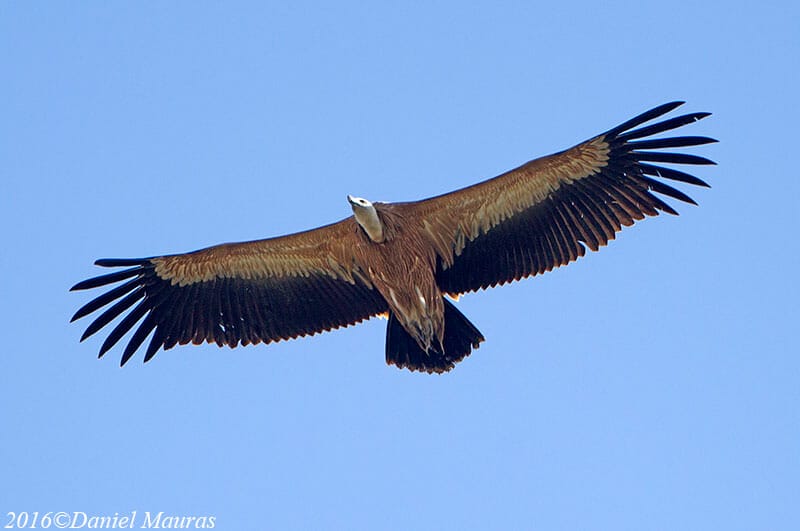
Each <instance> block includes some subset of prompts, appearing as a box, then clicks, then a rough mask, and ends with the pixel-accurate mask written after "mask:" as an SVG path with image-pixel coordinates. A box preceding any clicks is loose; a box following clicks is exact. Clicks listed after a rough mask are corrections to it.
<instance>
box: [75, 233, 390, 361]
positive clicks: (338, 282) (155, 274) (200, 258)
mask: <svg viewBox="0 0 800 531" xmlns="http://www.w3.org/2000/svg"><path fill="white" fill-rule="evenodd" d="M356 230H357V226H356V224H355V221H354V220H353V219H352V218H348V219H345V220H343V221H340V222H338V223H334V224H332V225H327V226H325V227H320V228H318V229H314V230H311V231H306V232H301V233H297V234H293V235H289V236H283V237H279V238H271V239H266V240H259V241H253V242H245V243H229V244H223V245H217V246H214V247H209V248H207V249H202V250H199V251H195V252H192V253H186V254H176V255H169V256H159V257H153V258H142V259H107V260H98V261H97V262H95V263H96V264H97V265H99V266H103V267H125V268H126V269H123V270H121V271H117V272H114V273H110V274H107V275H103V276H99V277H95V278H91V279H88V280H85V281H83V282H80V283H78V284H76V285H75V286H74V287H73V288H72V290H83V289H90V288H97V287H105V286H109V285H111V284H114V283H117V282H123V283H122V284H120V285H118V286H116V287H114V288H113V289H110V290H109V291H107V292H105V293H104V294H102V295H100V296H99V297H97V298H96V299H94V300H92V301H90V302H89V303H88V304H86V305H85V306H83V307H82V308H81V309H79V310H78V311H77V312H76V313H75V315H74V316H73V318H72V320H73V321H74V320H76V319H79V318H81V317H84V316H86V315H88V314H91V313H93V312H95V311H97V310H99V309H101V308H103V307H105V306H108V305H109V304H111V303H114V304H113V305H112V306H110V307H109V308H108V309H106V310H105V311H104V312H103V313H102V314H100V315H99V316H98V317H97V318H96V319H95V320H94V322H92V323H91V324H90V325H89V327H88V328H87V329H86V332H85V333H84V334H83V336H82V337H81V341H83V340H84V339H86V338H87V337H89V336H91V335H92V334H94V333H95V332H97V331H98V330H100V329H101V328H103V327H105V326H106V325H108V324H109V323H110V322H111V321H112V320H114V319H115V318H117V317H119V316H121V315H124V317H123V318H122V319H121V320H120V322H119V323H118V324H117V325H116V327H115V328H114V329H113V330H112V331H111V332H110V333H109V335H108V337H107V338H106V340H105V342H104V343H103V345H102V347H101V348H100V356H102V355H103V354H105V352H106V351H108V350H109V349H110V348H111V347H113V346H114V345H115V344H116V343H117V342H118V341H119V340H120V338H121V337H122V336H123V335H125V334H126V333H127V332H128V331H130V330H132V329H134V328H135V331H134V332H133V334H132V335H131V338H130V340H129V342H128V344H127V346H126V347H125V350H124V352H123V354H122V361H121V365H124V364H125V363H126V362H127V361H128V360H129V359H130V357H131V356H133V354H134V353H135V352H136V350H137V349H138V348H139V347H140V346H141V345H142V343H143V342H144V340H145V339H146V338H147V336H148V335H150V334H151V333H152V338H151V340H150V343H149V346H148V347H147V350H146V352H145V356H144V361H148V360H150V359H151V358H152V357H153V356H154V355H155V354H156V352H157V351H158V350H159V348H162V347H163V348H164V349H165V350H166V349H169V348H172V347H174V346H175V345H177V344H181V345H183V344H186V343H190V342H191V343H194V344H200V343H203V342H208V343H212V342H213V343H217V344H218V345H220V346H222V345H228V346H229V347H235V346H237V345H239V344H242V345H247V344H250V343H253V344H255V343H260V342H264V343H269V342H271V341H278V340H281V339H290V338H295V337H298V336H305V335H310V334H315V333H318V332H322V331H326V330H331V329H334V328H339V327H341V326H347V325H350V324H354V323H358V322H360V321H362V320H364V319H366V318H369V317H371V316H373V315H376V314H379V313H383V312H385V311H386V310H387V305H386V302H385V301H384V299H383V298H382V297H381V296H380V294H378V292H377V290H375V289H373V286H372V284H371V283H370V281H369V280H368V279H367V277H366V275H364V273H363V271H362V270H361V267H360V266H359V265H358V264H357V263H356V261H355V259H354V257H353V254H352V248H353V238H354V237H355V234H356ZM115 301H116V302H115ZM137 324H138V326H137Z"/></svg>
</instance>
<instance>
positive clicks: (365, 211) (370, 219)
mask: <svg viewBox="0 0 800 531" xmlns="http://www.w3.org/2000/svg"><path fill="white" fill-rule="evenodd" d="M354 215H355V217H356V221H357V222H358V224H359V225H361V228H362V229H364V232H366V233H367V236H369V239H370V240H372V241H373V242H375V243H382V242H383V241H384V240H385V239H386V235H385V233H384V230H383V223H382V222H381V219H380V218H379V217H378V211H377V210H375V207H374V206H371V207H369V208H359V209H358V210H357V211H356V212H354Z"/></svg>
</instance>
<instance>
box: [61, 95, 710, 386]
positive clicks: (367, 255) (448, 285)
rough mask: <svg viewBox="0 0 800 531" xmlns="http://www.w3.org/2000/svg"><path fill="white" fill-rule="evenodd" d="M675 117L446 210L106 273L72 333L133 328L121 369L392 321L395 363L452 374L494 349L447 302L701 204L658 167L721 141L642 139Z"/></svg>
mask: <svg viewBox="0 0 800 531" xmlns="http://www.w3.org/2000/svg"><path fill="white" fill-rule="evenodd" d="M681 104H682V102H674V103H667V104H665V105H661V106H659V107H656V108H655V109H652V110H650V111H647V112H645V113H644V114H641V115H639V116H637V117H635V118H633V119H631V120H629V121H627V122H625V123H623V124H621V125H619V126H617V127H615V128H613V129H610V130H609V131H606V132H605V133H603V134H601V135H598V136H595V137H594V138H591V139H589V140H587V141H585V142H582V143H580V144H578V145H576V146H575V147H572V148H570V149H567V150H566V151H562V152H560V153H556V154H554V155H550V156H548V157H542V158H538V159H535V160H532V161H530V162H527V163H525V164H523V165H522V166H520V167H518V168H516V169H514V170H511V171H509V172H507V173H504V174H503V175H500V176H499V177H495V178H493V179H489V180H488V181H484V182H482V183H479V184H476V185H473V186H469V187H466V188H462V189H460V190H457V191H455V192H451V193H449V194H444V195H440V196H437V197H432V198H430V199H425V200H422V201H416V202H409V203H371V202H369V201H367V200H366V199H361V198H357V197H352V196H348V197H347V199H348V201H349V202H350V205H351V207H352V210H353V216H350V217H348V218H346V219H343V220H342V221H339V222H337V223H333V224H332V225H326V226H324V227H319V228H316V229H312V230H309V231H306V232H299V233H297V234H291V235H288V236H281V237H277V238H269V239H265V240H258V241H252V242H244V243H226V244H223V245H217V246H214V247H209V248H207V249H201V250H199V251H195V252H191V253H186V254H173V255H166V256H155V257H151V258H138V259H103V260H98V261H96V262H95V264H96V265H98V266H102V267H123V268H125V269H122V270H120V271H116V272H114V273H110V274H106V275H102V276H98V277H95V278H91V279H89V280H84V281H83V282H80V283H78V284H76V285H75V286H74V287H73V288H72V289H73V290H83V289H90V288H98V287H104V286H108V285H111V284H115V283H117V282H122V284H119V285H118V286H116V287H114V288H113V289H109V290H108V291H107V292H105V293H103V294H102V295H100V296H99V297H97V298H96V299H94V300H92V301H91V302H89V303H88V304H86V305H85V306H83V307H82V308H81V309H79V310H78V311H77V312H76V313H75V315H74V316H73V318H72V320H75V319H80V318H81V317H84V316H86V315H88V314H90V313H93V312H95V311H97V310H99V309H101V308H103V307H105V306H107V305H109V304H112V303H113V305H112V306H111V307H109V308H108V309H106V310H105V311H104V312H103V313H101V314H100V316H99V317H97V318H96V319H95V320H94V321H93V322H92V323H91V324H90V325H89V327H88V328H87V329H86V332H85V333H84V334H83V336H82V337H81V340H84V339H86V338H87V337H89V336H91V335H92V334H94V333H96V332H97V331H98V330H100V329H101V328H103V327H104V326H106V325H108V324H109V323H110V322H111V321H112V320H114V319H115V318H116V317H119V316H122V315H124V317H123V318H122V319H121V320H120V321H119V323H118V324H117V325H116V327H115V328H114V329H113V330H112V331H111V333H110V334H109V335H108V337H107V338H106V340H105V342H104V343H103V345H102V346H101V347H100V356H102V355H103V354H104V353H105V352H106V351H108V350H109V349H110V348H111V347H113V346H114V345H115V344H116V343H117V342H118V341H119V340H120V338H121V337H122V336H123V335H124V334H125V333H126V332H128V331H130V330H134V332H133V334H132V336H131V337H130V340H129V341H128V344H127V345H126V346H125V349H124V351H123V353H122V362H121V365H124V364H125V363H126V362H127V361H128V360H129V359H130V358H131V356H133V354H134V352H136V350H137V349H138V348H139V347H140V346H141V345H142V343H143V342H144V340H145V339H146V338H147V337H148V336H149V335H150V334H152V337H151V339H150V343H149V345H148V347H147V349H146V351H145V354H144V361H148V360H150V359H151V358H152V357H153V356H154V355H155V354H156V352H157V351H158V350H159V349H161V348H163V349H164V350H167V349H170V348H172V347H174V346H175V345H179V344H180V345H184V344H187V343H194V344H200V343H203V342H207V343H216V344H217V345H219V346H222V345H227V346H229V347H235V346H237V345H240V344H241V345H248V344H251V343H253V344H255V343H261V342H263V343H270V342H271V341H280V340H282V339H290V338H296V337H298V336H301V337H302V336H306V335H311V334H316V333H319V332H323V331H326V330H332V329H334V328H339V327H342V326H348V325H352V324H355V323H359V322H361V321H363V320H364V319H369V318H370V317H373V316H376V315H381V314H383V315H388V324H387V327H386V361H387V363H389V364H394V365H396V366H397V367H400V368H407V369H410V370H412V371H425V372H428V373H433V372H436V373H441V372H445V371H449V370H450V369H452V368H453V367H454V366H455V364H456V363H458V362H459V361H461V360H462V359H464V358H465V357H466V356H468V355H469V354H470V353H471V351H472V349H474V348H478V346H479V344H480V343H481V342H482V341H483V340H484V338H483V335H481V333H480V332H479V331H478V329H477V328H476V327H475V326H474V325H473V324H472V323H470V322H469V320H467V318H466V317H464V315H462V314H461V312H459V311H458V309H456V307H455V306H454V305H453V303H452V302H451V301H450V300H448V298H447V297H446V296H450V297H452V298H457V297H458V295H460V294H462V293H467V292H470V291H477V290H480V289H484V288H489V287H493V286H497V285H498V284H505V283H506V282H511V281H514V280H519V279H522V278H525V277H528V276H531V275H536V274H541V273H544V272H545V271H550V270H551V269H553V268H555V267H558V266H562V265H565V264H568V263H570V262H572V261H573V260H576V259H577V258H578V257H580V256H583V255H584V254H585V252H586V248H587V247H588V248H589V249H591V250H592V251H596V250H597V249H599V248H600V247H602V246H604V245H606V244H607V243H608V241H609V240H613V239H614V235H615V233H616V232H618V231H619V230H621V229H622V226H623V225H624V226H628V225H632V224H633V222H634V221H637V220H640V219H644V218H645V217H646V216H656V215H658V213H659V212H668V213H670V214H677V212H675V210H673V209H672V207H671V206H669V205H668V204H667V203H665V202H664V201H662V200H661V199H660V198H659V196H658V195H656V194H662V195H666V196H669V197H672V198H673V199H677V200H680V201H684V202H687V203H693V204H694V201H693V200H692V199H691V198H690V197H689V196H687V195H686V194H684V193H683V192H681V191H679V190H676V189H675V188H672V187H671V186H669V185H667V184H665V183H664V182H663V181H662V179H669V180H672V181H679V182H683V183H688V184H694V185H699V186H708V185H707V184H706V183H705V182H703V181H701V180H700V179H698V178H697V177H694V176H692V175H689V174H687V173H684V172H681V171H678V170H676V169H673V168H667V167H664V166H661V164H662V163H666V164H713V162H712V161H710V160H708V159H706V158H703V157H699V156H696V155H689V154H685V153H672V152H665V151H661V149H667V148H684V147H689V146H697V145H701V144H707V143H710V142H715V140H713V139H711V138H706V137H702V136H673V137H669V138H650V137H652V136H653V135H658V134H659V133H663V132H665V131H669V130H672V129H676V128H678V127H681V126H684V125H687V124H690V123H692V122H695V121H697V120H700V119H701V118H704V117H706V116H708V114H709V113H691V114H685V115H682V116H678V117H675V118H671V119H666V120H663V121H660V122H658V123H654V124H651V125H646V126H642V124H644V123H646V122H648V121H651V120H653V119H655V118H658V117H660V116H662V115H664V114H666V113H668V112H670V111H672V110H674V109H675V108H676V107H678V106H679V105H681ZM640 126H642V127H640ZM126 312H127V313H126Z"/></svg>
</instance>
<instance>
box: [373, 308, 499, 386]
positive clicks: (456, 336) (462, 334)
mask: <svg viewBox="0 0 800 531" xmlns="http://www.w3.org/2000/svg"><path fill="white" fill-rule="evenodd" d="M483 340H484V337H483V334H481V332H480V330H478V329H477V328H475V325H473V324H472V323H470V322H469V320H468V319H467V318H466V317H464V314H462V313H461V312H459V311H458V309H457V308H456V307H455V306H453V304H452V303H451V302H450V301H448V300H447V299H444V341H443V342H442V343H443V346H444V349H442V348H441V347H440V345H438V344H436V345H434V346H432V347H431V348H430V350H428V352H425V351H424V350H422V349H421V348H420V346H419V345H418V344H417V342H416V341H415V340H414V338H412V337H411V336H410V335H409V334H408V332H406V329H405V328H403V325H401V324H400V321H398V320H397V317H395V315H394V313H392V312H390V313H389V324H388V325H387V326H386V363H388V364H389V365H397V367H398V368H400V369H404V368H405V369H409V370H412V371H425V372H427V373H428V374H431V373H434V372H436V373H443V372H447V371H449V370H450V369H452V368H453V367H455V366H456V363H458V362H459V361H461V360H463V359H464V358H466V357H467V356H469V355H470V353H471V352H472V349H473V348H478V347H479V346H480V344H481V341H483Z"/></svg>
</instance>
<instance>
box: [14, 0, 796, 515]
mask: <svg viewBox="0 0 800 531" xmlns="http://www.w3.org/2000/svg"><path fill="white" fill-rule="evenodd" d="M551 4H552V3H539V2H519V3H507V2H486V3H477V2H467V3H464V2H424V3H397V4H395V5H382V6H378V5H375V4H371V3H366V2H364V3H344V2H336V3H322V2H287V3H285V4H284V5H280V4H270V3H262V2H254V3H231V2H210V3H209V2H170V3H165V2H152V3H147V2H128V3H121V2H4V3H3V4H2V5H0V71H2V83H0V110H1V111H2V112H1V113H0V135H1V138H0V172H2V175H1V176H0V227H2V229H0V230H2V240H3V241H2V250H1V251H0V268H1V271H0V273H1V275H0V277H1V278H2V279H3V280H2V294H1V295H0V296H1V297H2V305H0V323H2V324H1V325H0V327H1V328H0V330H2V333H3V334H2V347H0V349H2V357H1V358H0V359H1V360H2V371H1V372H0V379H2V381H1V382H0V383H1V384H2V385H0V408H2V411H1V413H2V415H1V416H2V432H3V435H2V438H1V439H0V452H1V457H2V459H0V467H1V468H0V513H2V515H1V516H2V518H3V523H4V524H5V522H6V521H7V517H6V516H5V513H6V511H41V512H45V511H59V510H63V511H85V512H87V513H88V514H90V515H92V514H94V515H113V514H114V513H115V512H118V513H120V514H124V513H126V512H129V511H132V510H137V511H139V514H140V515H141V513H142V512H143V511H152V512H157V511H165V512H166V513H167V514H178V515H215V516H216V518H217V528H218V529H233V530H248V529H265V528H274V529H295V528H298V529H302V528H317V529H322V528H325V529H380V528H386V529H491V528H494V529H502V528H516V529H614V530H620V529H636V530H641V529H728V530H735V529H798V528H800V509H798V506H799V505H800V407H799V406H800V356H798V349H797V347H796V345H795V342H796V335H797V326H798V302H797V300H798V295H800V294H799V293H798V283H797V273H798V251H797V245H798V244H797V240H796V237H797V233H798V222H797V197H798V192H800V187H799V186H798V181H799V180H800V176H799V175H798V165H797V124H798V118H800V116H798V114H800V113H799V112H798V103H797V102H798V94H800V84H799V83H798V70H799V69H798V64H800V53H798V52H800V30H799V29H798V28H799V26H798V20H800V8H798V4H797V3H796V2H777V3H766V4H762V5H760V6H759V7H756V6H755V5H753V4H752V3H749V2H670V3H663V2H660V3H644V2H600V3H598V2H579V3H575V4H572V5H563V6H559V7H552V5H551ZM673 99H686V100H688V101H689V104H688V105H687V106H686V107H685V110H686V111H712V112H714V113H715V114H714V116H713V117H712V118H710V119H707V120H705V121H703V122H701V123H699V124H695V125H693V126H691V127H690V128H687V129H686V130H685V134H703V135H709V136H713V137H717V138H719V139H720V140H721V143H720V144H717V145H712V146H707V147H702V148H695V149H694V150H693V152H695V153H700V154H703V155H706V156H710V157H711V158H713V159H715V160H717V161H718V162H719V166H716V167H705V168H700V169H698V170H697V171H696V173H697V175H699V176H700V177H701V178H703V179H706V180H708V181H709V182H710V183H712V185H713V188H712V189H710V190H706V189H692V190H687V188H686V187H684V190H686V191H688V192H690V193H691V194H692V195H693V196H694V197H695V198H696V199H697V200H698V202H699V203H700V206H699V207H692V206H690V205H677V207H678V209H679V210H680V212H681V216H680V217H677V218H675V217H671V216H661V217H659V218H656V219H649V220H647V221H645V222H643V223H641V224H637V226H636V227H633V228H631V229H626V230H625V231H623V233H622V234H621V235H620V236H619V237H618V239H617V240H616V241H614V242H612V244H611V245H610V246H609V247H608V248H604V249H603V250H602V251H601V252H599V253H594V254H592V255H591V256H588V257H587V258H584V259H582V260H580V261H579V262H578V263H575V264H572V265H570V266H569V267H566V268H562V269H560V270H558V271H556V272H554V273H550V274H547V275H544V276H541V277H537V278H534V279H532V280H527V281H525V282H521V283H517V284H515V285H512V286H506V287H503V288H501V289H495V290H490V291H488V292H483V293H479V294H475V295H470V296H467V297H465V298H463V299H462V301H461V302H460V303H459V304H460V308H461V309H462V310H463V311H464V313H465V314H466V315H467V316H469V318H470V319H471V320H472V321H473V322H474V323H475V324H476V325H477V326H478V327H479V328H480V329H481V331H482V332H483V333H484V334H485V336H486V338H487V341H486V343H484V345H483V346H482V347H481V348H480V350H479V351H477V352H476V353H474V354H473V355H472V356H471V357H470V358H468V359H467V360H466V361H464V362H463V363H462V364H460V365H459V366H458V367H457V369H456V370H455V371H453V372H452V373H449V374H446V375H444V376H427V375H420V374H412V373H410V372H406V371H398V370H397V369H395V368H393V367H387V366H385V365H384V361H383V341H384V329H385V321H382V320H377V319H376V320H373V321H370V322H368V323H366V324H363V325H361V326H358V327H354V328H349V329H346V330H340V331H337V332H334V333H329V334H323V335H320V336H316V337H313V338H310V339H304V340H301V341H289V342H282V343H278V344H273V345H270V346H267V347H265V346H258V347H248V348H240V349H236V350H229V349H218V348H216V347H206V346H203V347H194V348H178V349H174V350H171V351H168V352H162V353H160V354H159V355H158V356H156V358H155V360H154V361H153V362H152V363H149V364H147V365H142V363H141V358H142V357H141V353H140V354H139V355H138V356H137V357H136V358H134V359H133V360H132V362H131V363H130V364H129V365H128V366H126V367H125V368H124V369H120V368H119V367H118V363H119V355H120V351H119V350H118V349H116V350H114V351H112V353H111V354H110V355H108V356H107V357H105V358H104V359H102V360H101V361H97V360H96V359H95V357H96V353H97V350H98V348H99V345H100V343H101V341H102V336H98V337H93V338H92V339H91V340H89V341H87V342H85V343H84V344H79V343H78V338H79V337H80V335H81V333H82V331H83V328H84V327H85V325H86V324H88V321H84V322H80V323H78V324H72V325H70V324H69V323H68V321H69V317H70V316H71V315H72V313H73V312H74V311H75V309H77V308H78V307H79V306H80V305H82V304H83V303H84V302H86V301H87V300H88V299H89V298H90V297H91V294H86V293H68V292H67V289H68V288H69V287H70V286H71V285H72V284H74V283H75V282H77V281H79V280H82V279H83V278H86V277H88V276H92V275H95V274H97V273H99V272H101V271H100V270H99V269H98V268H94V267H93V266H92V265H91V263H92V261H93V260H94V259H96V258H99V257H129V256H134V257H138V256H148V255H155V254H161V253H168V252H181V251H190V250H193V249H196V248H199V247H204V246H207V245H212V244H215V243H220V242H224V241H237V240H247V239H255V238H261V237H266V236H274V235H280V234H284V233H287V232H293V231H297V230H301V229H306V228H311V227H315V226H318V225H321V224H324V223H327V222H331V221H335V220H338V219H341V218H343V217H345V216H347V215H348V214H349V208H348V205H347V203H346V201H345V195H346V194H348V193H350V194H354V195H358V196H363V197H367V198H370V199H373V200H413V199H418V198H422V197H426V196H430V195H434V194H438V193H442V192H445V191H448V190H452V189H455V188H458V187H461V186H464V185H467V184H471V183H473V182H477V181H479V180H482V179H484V178H487V177H490V176H493V175H496V174H498V173H500V172H502V171H504V170H506V169H509V168H511V167H513V166H515V165H517V164H519V163H521V162H524V161H525V160H528V159H530V158H533V157H536V156H540V155H545V154H548V153H551V152H554V151H557V150H560V149H563V148H566V147H568V146H570V145H572V144H574V143H577V142H579V141H581V140H584V139H586V138H588V137H590V136H592V135H594V134H596V133H599V132H601V131H604V130H606V129H608V128H610V127H612V126H614V125H616V124H617V123H619V122H621V121H623V120H626V119H628V118H630V117H631V116H633V115H635V114H637V113H639V112H641V111H644V110H646V109H648V108H650V107H652V106H654V105H657V104H660V103H663V102H665V101H670V100H673Z"/></svg>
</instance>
